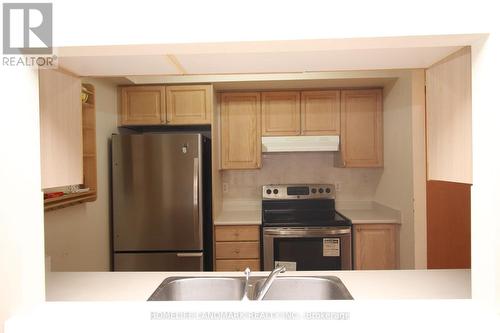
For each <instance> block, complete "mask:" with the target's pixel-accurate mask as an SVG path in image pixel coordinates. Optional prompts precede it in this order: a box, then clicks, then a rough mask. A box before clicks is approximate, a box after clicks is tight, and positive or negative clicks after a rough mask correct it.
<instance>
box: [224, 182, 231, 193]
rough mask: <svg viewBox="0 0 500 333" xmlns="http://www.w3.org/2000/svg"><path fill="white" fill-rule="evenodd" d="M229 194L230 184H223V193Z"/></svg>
mask: <svg viewBox="0 0 500 333" xmlns="http://www.w3.org/2000/svg"><path fill="white" fill-rule="evenodd" d="M227 192H229V183H222V193H227Z"/></svg>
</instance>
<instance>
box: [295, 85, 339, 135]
mask: <svg viewBox="0 0 500 333" xmlns="http://www.w3.org/2000/svg"><path fill="white" fill-rule="evenodd" d="M301 104H302V109H301V112H302V115H301V118H302V120H301V122H302V125H301V134H302V135H339V134H340V91H339V90H321V91H303V92H302V93H301Z"/></svg>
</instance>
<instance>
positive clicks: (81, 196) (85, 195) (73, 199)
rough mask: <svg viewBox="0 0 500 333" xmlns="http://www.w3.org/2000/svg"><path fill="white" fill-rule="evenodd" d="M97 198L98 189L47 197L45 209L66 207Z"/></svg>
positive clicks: (44, 202)
mask: <svg viewBox="0 0 500 333" xmlns="http://www.w3.org/2000/svg"><path fill="white" fill-rule="evenodd" d="M96 199H97V192H96V191H88V192H82V193H71V194H65V195H63V196H61V197H57V198H51V199H45V200H44V201H43V205H44V208H45V211H49V210H55V209H59V208H64V207H68V206H73V205H76V204H80V203H84V202H91V201H95V200H96Z"/></svg>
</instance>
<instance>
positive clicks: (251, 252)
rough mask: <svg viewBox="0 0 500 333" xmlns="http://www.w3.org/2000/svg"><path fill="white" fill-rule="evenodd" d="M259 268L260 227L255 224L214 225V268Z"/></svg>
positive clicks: (241, 269)
mask: <svg viewBox="0 0 500 333" xmlns="http://www.w3.org/2000/svg"><path fill="white" fill-rule="evenodd" d="M247 267H250V269H251V270H252V271H258V270H260V229H259V226H257V225H224V226H215V270H216V271H243V270H244V269H245V268H247Z"/></svg>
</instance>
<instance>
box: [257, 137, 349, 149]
mask: <svg viewBox="0 0 500 333" xmlns="http://www.w3.org/2000/svg"><path fill="white" fill-rule="evenodd" d="M338 150H339V136H338V135H324V136H263V137H262V152H263V153H279V152H300V151H338Z"/></svg>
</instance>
